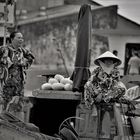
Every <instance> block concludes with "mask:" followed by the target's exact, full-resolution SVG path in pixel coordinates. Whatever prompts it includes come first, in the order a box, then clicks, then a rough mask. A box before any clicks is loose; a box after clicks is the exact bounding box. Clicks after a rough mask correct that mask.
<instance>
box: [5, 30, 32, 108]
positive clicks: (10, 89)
mask: <svg viewBox="0 0 140 140" xmlns="http://www.w3.org/2000/svg"><path fill="white" fill-rule="evenodd" d="M10 41H11V43H10V44H9V45H8V46H6V47H5V49H6V50H8V55H7V59H6V60H7V62H6V65H7V68H8V77H7V80H6V82H5V84H4V87H3V99H4V108H5V109H6V107H7V104H8V103H9V102H10V101H11V100H12V98H13V97H14V96H20V97H23V96H24V85H25V79H26V70H27V69H28V68H29V67H30V66H31V64H32V63H33V60H34V56H33V54H32V53H31V52H30V51H29V50H26V49H25V48H24V47H23V43H24V39H23V35H22V33H21V32H19V31H14V32H12V33H11V34H10Z"/></svg>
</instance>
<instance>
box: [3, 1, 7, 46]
mask: <svg viewBox="0 0 140 140" xmlns="http://www.w3.org/2000/svg"><path fill="white" fill-rule="evenodd" d="M4 19H5V22H4V39H3V46H5V45H6V32H7V20H8V5H7V0H5V6H4Z"/></svg>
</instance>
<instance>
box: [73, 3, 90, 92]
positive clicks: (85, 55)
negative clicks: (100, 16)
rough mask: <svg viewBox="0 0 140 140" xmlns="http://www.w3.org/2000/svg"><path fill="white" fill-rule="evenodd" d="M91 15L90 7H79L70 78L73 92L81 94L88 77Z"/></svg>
mask: <svg viewBox="0 0 140 140" xmlns="http://www.w3.org/2000/svg"><path fill="white" fill-rule="evenodd" d="M91 30H92V14H91V7H90V5H87V4H84V5H82V6H81V8H80V11H79V14H78V30H77V51H76V59H75V68H74V71H73V73H72V76H71V80H73V91H79V92H83V90H84V84H85V83H86V82H87V80H88V78H89V77H90V70H89V66H90V46H91Z"/></svg>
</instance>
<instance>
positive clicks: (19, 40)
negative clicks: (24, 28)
mask: <svg viewBox="0 0 140 140" xmlns="http://www.w3.org/2000/svg"><path fill="white" fill-rule="evenodd" d="M23 41H24V39H23V35H22V34H21V33H16V34H15V37H14V39H13V40H12V44H13V45H14V47H20V46H22V45H23Z"/></svg>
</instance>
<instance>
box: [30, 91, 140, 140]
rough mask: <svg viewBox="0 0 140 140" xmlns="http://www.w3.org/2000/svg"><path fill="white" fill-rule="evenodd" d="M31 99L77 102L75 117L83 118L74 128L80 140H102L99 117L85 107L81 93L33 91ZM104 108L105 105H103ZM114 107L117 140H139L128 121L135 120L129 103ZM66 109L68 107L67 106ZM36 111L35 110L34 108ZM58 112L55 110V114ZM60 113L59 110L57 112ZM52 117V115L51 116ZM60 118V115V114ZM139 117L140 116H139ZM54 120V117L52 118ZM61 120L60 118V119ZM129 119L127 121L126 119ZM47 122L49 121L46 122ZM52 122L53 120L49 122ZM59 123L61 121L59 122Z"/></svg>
mask: <svg viewBox="0 0 140 140" xmlns="http://www.w3.org/2000/svg"><path fill="white" fill-rule="evenodd" d="M31 99H34V100H36V101H39V100H44V99H45V101H46V102H47V101H48V100H51V101H52V102H53V101H54V102H57V101H58V100H59V101H60V102H63V101H67V102H68V101H69V103H70V102H73V101H76V102H77V104H75V108H74V111H75V117H78V118H81V119H76V118H75V120H74V121H73V122H74V128H75V130H76V132H77V133H78V135H79V137H80V140H96V139H102V138H99V137H98V129H99V128H97V126H98V125H97V124H96V123H98V120H97V117H96V116H94V117H93V115H92V110H89V109H87V108H86V107H85V105H84V104H83V103H82V93H80V92H72V91H54V90H41V89H37V90H34V91H33V96H32V97H31ZM58 106H59V105H58ZM103 106H104V105H103ZM113 106H114V107H115V108H117V110H116V112H115V113H116V114H117V116H116V127H117V131H118V136H116V137H115V139H118V140H120V139H126V140H130V139H134V140H138V139H140V137H139V134H138V133H137V134H136V133H135V132H134V128H133V125H132V124H131V123H130V122H129V121H128V118H133V117H134V116H135V114H133V115H132V114H131V113H128V112H127V111H128V105H127V103H121V104H120V103H113ZM65 107H66V106H65ZM34 109H35V108H34ZM71 109H72V108H71ZM69 110H70V109H68V110H67V111H66V112H68V111H69ZM55 111H56V110H54V112H55ZM57 111H58V110H57ZM66 112H63V115H65V113H66ZM48 113H50V112H48ZM50 115H51V114H50ZM58 116H59V113H58ZM70 116H74V114H71V115H70V114H69V116H67V117H70ZM137 116H138V117H139V115H138V114H137ZM52 118H53V116H52ZM58 118H59V117H58ZM126 118H127V119H126ZM46 121H47V120H46ZM49 121H52V122H53V120H49ZM58 121H59V120H58Z"/></svg>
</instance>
